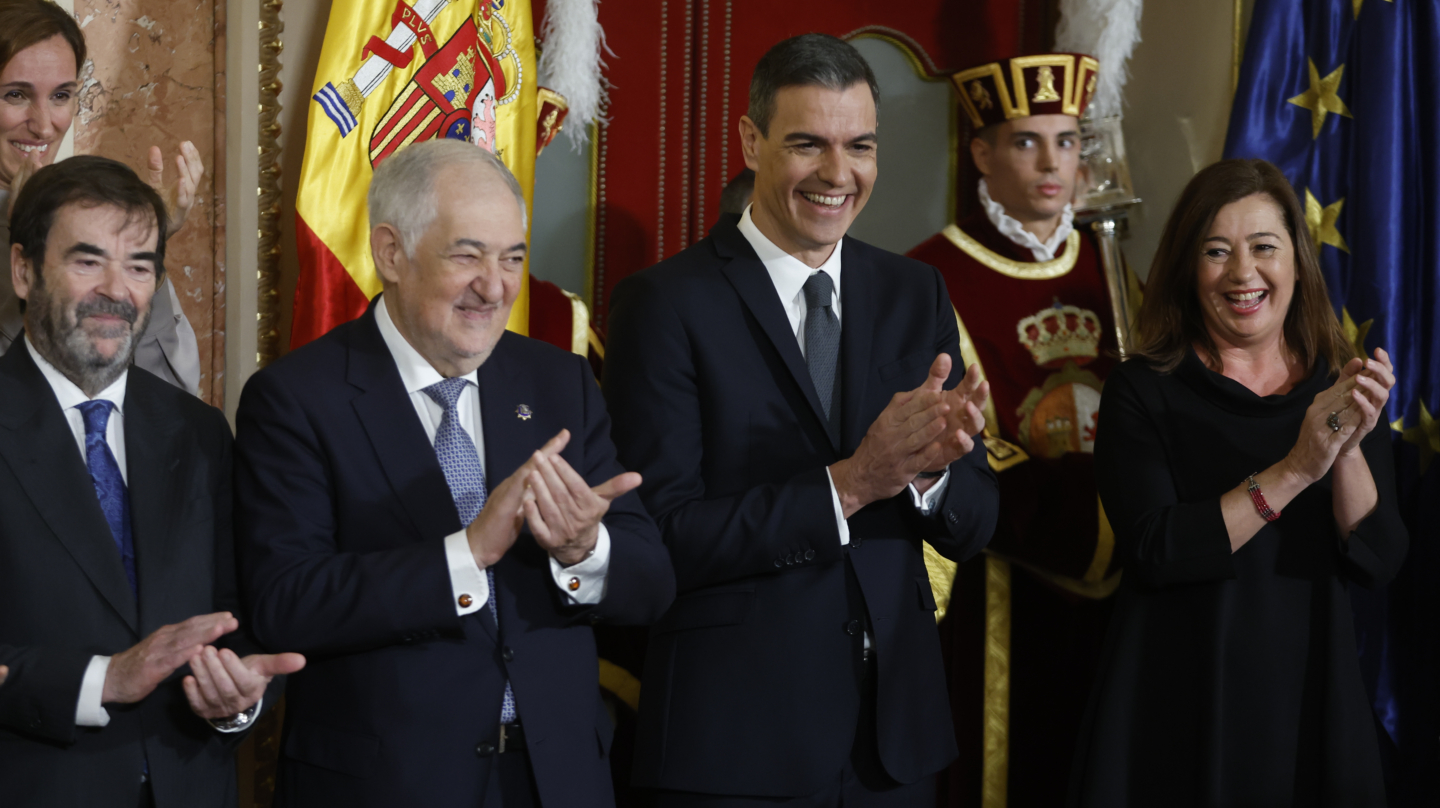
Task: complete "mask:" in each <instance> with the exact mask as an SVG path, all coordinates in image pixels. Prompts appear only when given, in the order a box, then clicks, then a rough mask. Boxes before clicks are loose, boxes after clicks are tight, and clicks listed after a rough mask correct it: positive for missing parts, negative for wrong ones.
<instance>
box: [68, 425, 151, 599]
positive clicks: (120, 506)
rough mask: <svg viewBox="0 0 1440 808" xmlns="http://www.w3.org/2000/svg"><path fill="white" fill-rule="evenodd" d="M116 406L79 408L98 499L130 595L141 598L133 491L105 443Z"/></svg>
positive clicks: (86, 451)
mask: <svg viewBox="0 0 1440 808" xmlns="http://www.w3.org/2000/svg"><path fill="white" fill-rule="evenodd" d="M112 407H114V405H113V404H111V403H110V402H109V401H106V400H104V399H96V400H95V401H86V402H83V403H81V404H77V405H76V409H78V410H80V415H81V416H82V417H83V418H84V419H85V464H86V465H87V466H89V467H90V480H91V481H92V482H94V483H95V496H96V497H98V498H99V500H100V510H102V511H104V512H105V521H106V522H109V523H110V534H111V536H112V537H114V539H115V547H116V549H118V550H119V551H120V562H121V563H122V564H124V565H125V578H126V580H128V581H129V582H130V593H131V594H133V595H136V597H139V587H137V586H136V584H135V542H134V541H133V539H132V538H131V536H130V492H129V491H127V490H126V489H125V478H124V477H123V476H122V475H121V474H120V464H119V463H117V462H115V454H114V453H113V452H111V451H110V444H109V443H106V442H105V427H106V425H108V424H109V423H110V410H111V408H112Z"/></svg>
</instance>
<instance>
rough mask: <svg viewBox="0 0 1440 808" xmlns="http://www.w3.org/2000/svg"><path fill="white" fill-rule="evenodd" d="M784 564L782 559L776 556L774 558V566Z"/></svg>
mask: <svg viewBox="0 0 1440 808" xmlns="http://www.w3.org/2000/svg"><path fill="white" fill-rule="evenodd" d="M784 565H785V562H784V561H782V560H781V559H778V558H777V559H775V566H777V567H782V566H784Z"/></svg>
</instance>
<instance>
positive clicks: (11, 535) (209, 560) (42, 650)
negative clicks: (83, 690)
mask: <svg viewBox="0 0 1440 808" xmlns="http://www.w3.org/2000/svg"><path fill="white" fill-rule="evenodd" d="M129 374H130V375H129V378H128V380H127V382H126V385H125V402H124V413H125V455H126V468H127V472H128V474H127V477H128V483H127V488H128V490H129V494H130V521H131V535H132V537H133V539H134V543H135V566H136V579H137V581H138V590H139V598H138V600H137V598H136V596H135V594H133V593H132V592H131V591H130V584H129V582H128V581H127V580H126V578H125V567H124V565H123V564H122V563H121V561H120V553H119V551H118V550H117V549H116V546H115V539H114V536H113V535H112V534H111V532H110V525H109V524H108V523H107V522H106V521H105V512H104V511H103V510H101V508H100V502H99V500H98V499H97V498H96V496H95V485H94V483H93V482H92V481H91V479H90V473H89V471H88V470H87V469H86V467H85V460H84V458H82V457H81V455H80V452H79V450H78V447H77V446H76V443H75V435H74V433H73V432H71V431H70V424H69V423H68V422H67V421H66V419H65V414H64V412H62V411H61V409H60V405H59V402H58V401H56V398H55V392H54V390H53V389H52V388H51V387H50V384H49V382H47V381H46V380H45V377H44V376H43V375H42V374H41V372H40V368H39V367H38V366H36V364H35V360H34V359H33V358H32V357H31V355H30V351H28V350H26V349H25V346H24V345H17V346H16V347H15V349H14V350H12V351H10V352H9V353H7V354H5V355H4V356H3V357H0V665H8V666H10V678H9V680H8V681H6V683H5V684H4V685H3V686H0V804H3V805H24V806H35V808H46V807H47V806H54V808H70V807H71V806H76V805H96V806H99V805H123V806H132V805H135V804H136V803H137V802H138V801H139V796H140V777H141V774H142V773H143V772H144V771H145V770H146V769H147V767H148V769H149V772H150V782H151V784H152V787H153V790H154V795H155V803H156V805H158V806H160V808H167V806H183V807H184V808H219V806H233V805H235V800H236V787H235V762H234V751H235V747H236V746H237V745H238V744H239V743H240V742H241V741H242V740H244V739H245V736H246V734H245V733H237V734H231V735H227V734H222V733H219V732H216V731H215V730H214V729H212V728H211V727H210V725H208V724H207V723H205V721H204V720H202V719H200V718H198V717H197V716H195V714H194V713H192V712H191V710H190V707H189V704H188V702H187V701H186V698H185V693H184V690H183V689H182V687H181V684H180V680H181V678H182V677H183V676H185V675H186V674H188V673H189V672H190V670H189V667H188V666H183V667H181V669H180V670H178V671H176V672H175V673H174V674H172V675H171V676H170V677H169V678H168V679H166V681H165V682H163V683H161V685H160V686H159V687H157V688H156V689H155V690H154V692H152V693H151V694H150V695H149V696H147V697H145V698H144V699H142V700H141V701H139V702H137V703H135V704H110V705H106V708H105V709H106V712H108V713H109V715H110V723H109V724H108V725H106V726H104V727H80V726H76V725H75V708H76V704H77V702H78V700H79V696H80V683H81V681H82V679H83V677H84V674H85V669H86V667H87V666H88V665H89V663H90V658H91V656H92V655H95V654H100V655H109V656H113V655H115V654H118V653H120V652H121V651H124V650H126V649H128V648H130V647H131V646H133V645H135V644H136V643H138V642H140V640H142V639H143V638H145V637H146V636H148V635H150V634H151V633H153V632H154V631H155V630H156V629H158V628H160V627H161V626H164V625H168V624H173V623H179V622H182V621H184V620H185V619H187V618H190V617H194V616H195V615H198V614H208V613H211V612H220V611H230V612H234V613H235V615H236V616H237V617H241V614H240V609H239V602H238V600H237V597H236V582H235V557H234V551H233V546H232V544H231V522H230V508H231V491H230V474H231V459H230V450H231V440H230V426H229V425H228V424H227V423H225V416H224V415H223V414H222V413H221V412H220V411H219V410H217V409H215V408H214V407H211V406H209V405H207V404H206V403H205V402H203V401H201V400H200V399H198V398H196V397H195V396H193V395H191V394H189V393H186V392H184V391H182V390H179V389H178V388H175V387H172V386H170V385H169V384H166V383H165V382H163V381H161V380H160V379H158V378H156V377H154V376H152V375H150V373H148V372H147V371H144V370H141V369H140V368H134V367H132V368H130V371H129ZM241 622H242V626H241V630H240V631H238V632H235V633H232V634H230V635H227V636H226V637H223V638H221V640H220V642H217V643H216V645H220V646H227V647H230V648H233V649H234V650H235V652H236V653H238V654H241V655H244V654H248V653H254V652H256V651H258V650H259V648H258V647H257V646H256V645H255V644H254V641H253V640H252V639H250V638H248V637H247V636H246V630H245V628H246V627H245V626H244V618H243V617H241ZM280 687H281V684H280V681H279V677H277V678H276V680H275V681H274V682H272V683H271V687H270V692H269V697H268V698H267V699H266V702H265V703H266V705H267V706H270V705H274V704H275V702H276V700H277V699H278V698H279V691H280Z"/></svg>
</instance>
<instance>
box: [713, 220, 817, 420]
mask: <svg viewBox="0 0 1440 808" xmlns="http://www.w3.org/2000/svg"><path fill="white" fill-rule="evenodd" d="M711 235H712V236H713V237H714V239H715V244H716V246H717V248H719V252H720V255H721V257H722V258H729V259H730V260H729V262H728V263H726V264H725V266H724V267H722V268H721V272H723V273H724V274H725V277H726V279H727V280H729V281H730V285H731V286H733V287H735V291H736V293H737V294H739V295H740V300H741V301H742V302H744V304H745V307H746V308H748V309H749V310H750V314H751V315H752V316H754V317H755V320H756V321H757V322H759V323H760V327H761V329H763V330H764V331H765V335H766V336H767V337H769V338H770V342H771V344H772V345H774V346H775V350H776V351H778V352H779V353H780V358H781V359H783V360H784V361H785V367H786V368H787V369H788V370H789V371H790V375H791V377H792V378H794V380H795V383H796V384H798V385H800V389H801V390H802V391H804V393H805V400H806V401H808V402H809V403H810V411H811V412H812V413H814V415H815V417H816V418H817V419H819V421H820V424H821V425H822V427H823V425H824V424H825V410H824V408H823V407H821V406H820V396H819V395H818V394H817V393H816V392H815V383H814V382H813V381H811V379H810V368H808V367H807V366H806V365H805V356H804V355H803V354H801V353H800V343H799V341H797V340H796V339H795V332H793V331H791V330H790V318H789V317H788V316H786V314H785V308H784V306H783V305H781V303H780V296H779V295H778V294H777V293H776V292H775V284H774V282H772V281H771V280H770V273H769V272H767V271H766V270H765V264H764V263H762V262H761V261H760V259H759V258H757V257H756V256H755V250H754V249H753V248H752V247H751V246H750V243H749V242H748V241H746V240H745V236H744V235H742V234H741V233H740V231H739V229H737V228H736V227H735V226H734V225H733V224H730V225H728V226H727V225H726V224H721V225H717V226H716V228H715V230H713V231H712V232H711ZM841 287H842V288H843V287H844V284H843V283H842V284H841ZM841 330H842V334H843V330H844V322H843V321H842V323H841ZM842 339H843V337H842ZM841 355H842V357H843V355H844V350H843V348H842V350H841ZM842 362H843V359H842Z"/></svg>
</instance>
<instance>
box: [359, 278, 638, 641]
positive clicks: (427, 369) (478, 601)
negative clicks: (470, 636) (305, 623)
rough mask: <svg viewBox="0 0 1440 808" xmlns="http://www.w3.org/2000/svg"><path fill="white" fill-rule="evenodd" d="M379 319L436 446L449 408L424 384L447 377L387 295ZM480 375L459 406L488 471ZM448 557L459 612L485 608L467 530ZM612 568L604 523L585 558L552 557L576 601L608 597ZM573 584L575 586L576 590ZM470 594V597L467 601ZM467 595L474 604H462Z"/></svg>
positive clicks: (554, 572) (553, 571)
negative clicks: (399, 319) (409, 334)
mask: <svg viewBox="0 0 1440 808" xmlns="http://www.w3.org/2000/svg"><path fill="white" fill-rule="evenodd" d="M375 323H376V325H378V326H379V327H380V336H381V337H382V338H384V340H385V346H386V347H387V348H389V349H390V355H391V356H392V357H394V359H395V365H396V367H398V368H399V370H400V379H401V381H402V382H404V384H405V392H406V393H408V394H409V395H410V404H411V405H412V406H414V407H415V414H416V416H418V417H419V418H420V425H421V426H423V427H424V428H425V436H426V437H427V438H429V439H430V443H431V445H432V446H433V445H434V443H435V433H436V431H437V430H439V428H440V420H441V419H442V418H443V417H444V416H445V408H444V407H442V406H440V404H439V402H437V401H435V399H433V398H431V397H430V396H429V394H427V393H426V392H425V388H427V387H429V386H430V385H432V384H437V383H439V382H441V381H443V380H444V378H445V377H443V376H441V375H440V372H439V371H437V370H436V369H435V367H434V366H433V365H431V364H430V362H429V361H428V360H426V359H425V357H424V356H422V355H421V354H420V352H419V351H417V350H415V348H414V346H412V345H411V344H410V343H409V342H408V341H407V340H406V339H405V337H404V335H402V334H401V333H400V330H399V329H398V328H396V327H395V322H394V321H393V320H391V319H390V312H389V310H388V309H387V308H386V307H385V297H384V296H383V295H382V296H381V297H380V301H379V302H378V303H376V304H375ZM478 373H479V372H478V371H471V372H470V373H468V374H466V375H465V376H464V377H462V378H464V379H465V380H466V381H468V382H469V384H467V385H465V389H464V390H463V391H462V392H461V393H460V398H459V399H458V400H457V401H456V410H457V411H458V412H459V414H460V426H461V427H462V428H463V429H464V430H465V433H466V434H467V435H469V436H470V437H471V439H472V440H474V441H475V451H476V453H477V454H479V456H480V468H481V470H482V471H483V470H484V468H485V430H484V426H483V424H481V422H480V386H479V381H478V378H477V376H478ZM485 482H486V485H487V487H489V488H490V489H491V490H494V487H495V486H496V485H498V484H499V482H500V481H498V480H491V479H489V477H488V476H487V477H486V481H485ZM445 558H446V561H447V562H448V563H449V566H450V587H451V589H452V590H453V592H452V594H453V596H454V601H453V602H454V603H455V611H456V613H457V614H460V615H467V614H470V613H471V612H477V611H479V610H480V609H482V608H484V607H485V605H486V603H487V601H489V599H490V581H489V579H488V578H487V577H486V575H485V571H484V570H483V569H481V567H480V564H479V562H477V561H476V560H475V554H474V553H472V552H471V551H470V541H469V539H468V538H467V536H466V533H465V528H461V529H460V530H457V531H456V532H454V533H452V534H450V535H449V536H446V537H445ZM609 570H610V532H609V531H608V530H606V529H605V524H604V523H603V522H602V523H601V524H600V535H599V537H598V538H597V539H596V541H595V550H594V552H592V553H591V554H590V556H589V557H588V558H586V559H585V560H584V561H581V562H580V563H578V564H575V565H573V566H570V567H565V566H562V565H561V564H560V562H559V561H556V560H555V559H554V558H551V559H550V575H551V577H552V578H553V579H554V581H555V586H557V587H559V588H560V591H561V592H563V593H565V595H566V596H567V597H569V598H570V599H571V600H572V601H573V602H575V603H580V604H594V603H599V602H600V600H601V599H602V598H604V597H605V583H606V579H607V573H608V572H609ZM572 586H574V587H575V588H574V589H572V588H571V587H572ZM465 596H469V597H468V599H467V598H466V597H465ZM462 599H464V602H466V603H469V604H470V605H469V606H461V605H460V604H461V602H462Z"/></svg>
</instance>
